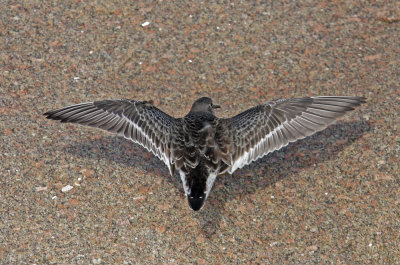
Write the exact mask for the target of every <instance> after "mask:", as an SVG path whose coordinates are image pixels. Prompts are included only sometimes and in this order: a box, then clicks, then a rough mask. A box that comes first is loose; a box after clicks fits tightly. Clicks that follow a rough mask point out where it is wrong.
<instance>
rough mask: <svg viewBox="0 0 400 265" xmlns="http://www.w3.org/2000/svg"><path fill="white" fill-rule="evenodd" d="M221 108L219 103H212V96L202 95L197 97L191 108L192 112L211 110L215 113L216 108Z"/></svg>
mask: <svg viewBox="0 0 400 265" xmlns="http://www.w3.org/2000/svg"><path fill="white" fill-rule="evenodd" d="M217 108H220V106H219V105H215V104H213V103H212V100H211V98H208V97H202V98H199V99H197V100H196V101H195V102H194V103H193V105H192V108H191V110H190V111H191V112H211V113H212V114H214V109H217Z"/></svg>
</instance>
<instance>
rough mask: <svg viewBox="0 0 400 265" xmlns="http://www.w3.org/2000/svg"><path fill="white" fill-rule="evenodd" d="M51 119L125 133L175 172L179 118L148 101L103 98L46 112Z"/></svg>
mask: <svg viewBox="0 0 400 265" xmlns="http://www.w3.org/2000/svg"><path fill="white" fill-rule="evenodd" d="M44 115H45V116H47V118H48V119H53V120H61V122H72V123H78V124H82V125H87V126H91V127H96V128H100V129H103V130H106V131H109V132H112V133H116V134H118V135H121V136H124V137H125V138H127V139H130V140H132V141H133V142H135V143H138V144H140V145H142V146H143V147H145V148H146V149H147V150H149V151H152V152H153V153H154V154H155V155H156V156H157V157H158V158H160V159H161V160H162V161H164V163H165V164H166V165H167V166H168V169H169V170H170V173H171V174H172V175H173V174H174V170H175V168H174V165H173V164H172V163H171V156H172V154H171V151H170V143H171V142H172V140H173V139H172V137H173V135H177V134H178V133H179V132H180V131H181V130H180V124H181V123H180V119H175V118H174V117H171V116H169V115H168V114H166V113H164V112H163V111H161V110H160V109H158V108H156V107H154V106H153V105H152V104H151V103H150V102H147V101H136V100H127V99H121V100H104V101H95V102H88V103H81V104H76V105H72V106H68V107H65V108H62V109H58V110H53V111H49V112H46V113H44Z"/></svg>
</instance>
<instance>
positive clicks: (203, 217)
mask: <svg viewBox="0 0 400 265" xmlns="http://www.w3.org/2000/svg"><path fill="white" fill-rule="evenodd" d="M369 130H370V124H369V123H368V122H367V121H358V122H338V123H336V124H333V125H331V126H329V127H328V128H327V129H325V130H324V131H322V132H319V133H316V134H314V135H312V136H310V137H307V138H305V139H303V140H300V141H298V142H296V143H292V144H289V145H288V146H286V147H284V148H282V149H280V150H278V151H275V152H273V153H271V154H269V155H267V156H265V157H263V158H262V159H259V160H257V161H255V162H253V163H252V164H250V165H249V166H246V167H244V168H243V169H240V170H238V171H236V172H235V173H234V175H233V176H231V175H228V174H226V175H223V176H220V177H219V178H217V180H216V183H215V187H214V190H213V191H212V192H211V194H210V197H209V199H208V201H207V202H206V205H205V206H204V208H203V209H202V210H201V211H199V212H195V213H193V216H194V217H195V218H197V219H198V221H199V223H200V225H201V228H202V231H203V233H204V235H205V236H206V237H208V238H210V237H212V236H213V235H214V234H215V233H216V231H218V228H219V225H220V222H221V217H222V216H221V214H222V213H223V212H224V211H225V207H226V206H227V205H230V201H231V199H230V198H237V197H241V196H246V195H247V194H252V193H254V192H256V191H257V190H259V189H265V188H266V187H268V186H270V185H273V184H275V183H276V182H278V181H279V180H281V179H283V178H285V177H287V176H291V175H292V174H294V173H293V168H295V169H296V170H299V169H302V168H307V167H310V166H313V165H314V164H318V163H322V162H324V161H326V160H330V159H332V158H334V157H335V156H336V154H337V153H338V152H340V151H341V150H343V149H344V148H345V147H346V146H349V145H351V144H352V143H353V142H355V141H356V140H357V139H359V138H360V137H361V136H362V135H363V134H364V133H365V132H367V131H369ZM66 151H67V152H69V153H71V154H73V155H78V156H81V157H86V158H90V159H93V160H101V159H106V160H108V161H112V162H117V163H119V164H121V165H123V166H125V167H139V168H140V169H142V170H144V171H147V172H155V170H158V172H159V174H160V173H161V174H162V175H165V176H168V177H167V181H168V182H170V183H172V184H173V185H174V186H176V187H177V189H178V190H181V189H182V184H181V183H180V179H179V178H178V177H177V176H175V177H170V176H169V171H168V169H167V167H166V166H165V165H164V164H163V162H161V161H160V160H159V159H158V158H156V157H155V156H149V155H148V152H147V150H145V149H144V148H142V147H140V146H138V145H135V144H132V143H131V142H130V141H127V140H125V139H123V138H121V137H115V136H109V137H102V138H100V139H96V140H91V141H89V142H84V143H82V142H76V143H75V144H72V145H70V146H69V147H66ZM143 160H145V161H143ZM242 176H246V177H242ZM185 203H186V201H185Z"/></svg>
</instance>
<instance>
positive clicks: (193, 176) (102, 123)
mask: <svg viewBox="0 0 400 265" xmlns="http://www.w3.org/2000/svg"><path fill="white" fill-rule="evenodd" d="M364 102H365V99H364V98H362V97H311V98H294V99H283V100H274V101H269V102H266V103H264V104H261V105H258V106H256V107H253V108H250V109H248V110H246V111H244V112H242V113H240V114H238V115H236V116H234V117H232V118H221V119H220V118H217V117H216V116H215V114H214V109H215V108H218V107H219V106H217V105H214V104H213V103H212V100H211V99H210V98H207V97H203V98H200V99H198V100H196V101H195V102H194V103H193V105H192V108H191V110H190V112H189V113H188V114H187V115H186V116H185V117H183V118H174V117H171V116H169V115H168V114H166V113H164V112H163V111H161V110H159V109H158V108H156V107H155V106H153V104H152V102H149V101H136V100H127V99H121V100H104V101H95V102H89V103H82V104H77V105H72V106H69V107H65V108H62V109H59V110H54V111H49V112H46V113H45V114H44V115H46V116H47V118H49V119H54V120H61V122H72V123H79V124H82V125H87V126H91V127H97V128H100V129H104V130H107V131H110V132H113V133H116V134H119V135H122V136H124V137H125V138H127V139H130V140H132V141H134V142H136V143H138V144H140V145H142V146H144V147H145V148H146V149H147V150H149V151H152V152H153V153H154V154H155V155H156V156H157V157H159V158H160V159H161V160H162V161H164V163H165V164H166V165H167V167H168V169H169V171H170V173H171V175H174V173H175V172H176V171H178V172H179V174H180V177H181V180H182V183H183V187H184V190H185V193H186V195H187V197H188V202H189V205H190V207H191V208H192V209H193V210H199V209H200V208H201V207H202V206H203V205H204V202H205V200H206V198H207V196H208V195H209V193H210V191H211V188H212V186H213V183H214V181H215V178H216V176H217V175H219V174H223V173H225V172H228V173H233V172H234V171H235V170H236V169H238V168H241V167H243V166H245V165H247V164H250V163H251V162H252V161H254V160H256V159H258V158H260V157H263V156H264V155H266V154H268V153H270V152H273V151H275V150H278V149H280V148H282V147H283V146H285V145H287V144H288V143H290V142H294V141H296V140H298V139H302V138H304V137H307V136H309V135H311V134H314V133H315V132H318V131H321V130H323V129H324V128H326V127H327V126H328V125H329V124H331V123H332V122H334V121H335V120H336V119H337V118H339V117H341V116H343V115H344V114H345V113H346V112H348V111H351V110H353V109H354V107H356V106H359V105H360V104H361V103H364Z"/></svg>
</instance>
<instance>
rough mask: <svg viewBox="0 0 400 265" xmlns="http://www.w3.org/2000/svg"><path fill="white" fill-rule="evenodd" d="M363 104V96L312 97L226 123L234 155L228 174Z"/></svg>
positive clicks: (270, 106)
mask: <svg viewBox="0 0 400 265" xmlns="http://www.w3.org/2000/svg"><path fill="white" fill-rule="evenodd" d="M362 103H365V98H362V97H311V98H293V99H283V100H275V101H270V102H267V103H265V104H262V105H258V106H256V107H253V108H250V109H248V110H247V111H244V112H242V113H240V114H238V115H236V116H234V117H232V118H230V119H229V120H230V121H231V122H232V127H233V141H234V145H235V147H234V148H235V152H234V154H233V157H232V165H231V167H230V168H229V170H228V172H229V173H233V172H234V171H235V170H236V169H238V168H242V167H243V166H245V165H248V164H250V163H251V162H252V161H254V160H256V159H258V158H261V157H263V156H264V155H266V154H268V153H270V152H273V151H275V150H278V149H280V148H282V147H284V146H286V145H287V144H288V143H290V142H295V141H297V140H299V139H302V138H305V137H307V136H310V135H312V134H314V133H316V132H318V131H321V130H323V129H325V128H326V127H327V126H328V125H329V124H331V123H333V122H334V121H335V120H336V119H337V118H339V117H341V116H343V115H344V114H345V113H346V112H348V111H351V110H354V107H357V106H359V105H360V104H362Z"/></svg>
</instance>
